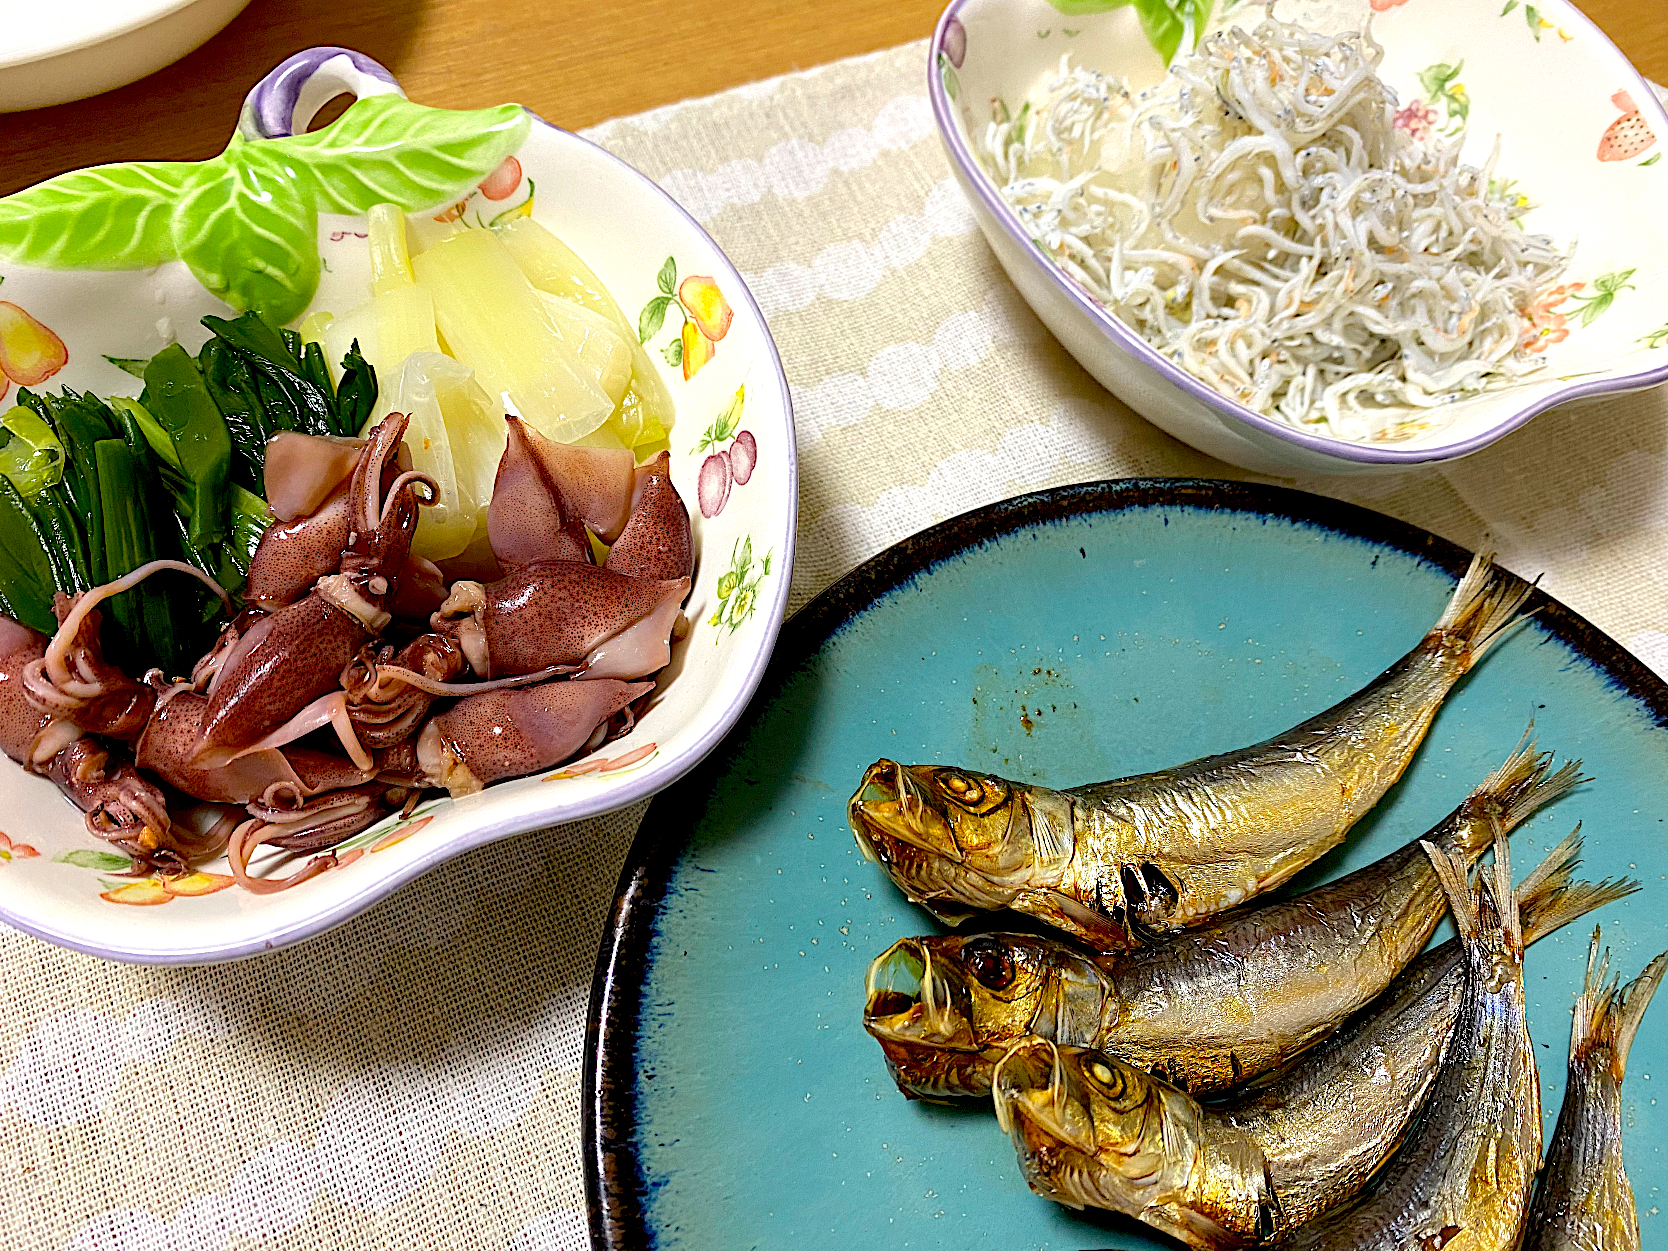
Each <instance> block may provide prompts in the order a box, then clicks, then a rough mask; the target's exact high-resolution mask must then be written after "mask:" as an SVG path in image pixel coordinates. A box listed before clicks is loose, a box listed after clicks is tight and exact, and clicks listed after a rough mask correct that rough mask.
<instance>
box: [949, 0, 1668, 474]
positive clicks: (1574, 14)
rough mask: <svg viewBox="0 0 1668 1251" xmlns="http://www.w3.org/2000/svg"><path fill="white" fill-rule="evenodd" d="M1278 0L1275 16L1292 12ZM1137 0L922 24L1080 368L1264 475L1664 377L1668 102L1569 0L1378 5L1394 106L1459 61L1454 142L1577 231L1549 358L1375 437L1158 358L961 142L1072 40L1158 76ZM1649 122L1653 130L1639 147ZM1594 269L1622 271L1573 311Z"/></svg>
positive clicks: (1001, 246)
mask: <svg viewBox="0 0 1668 1251" xmlns="http://www.w3.org/2000/svg"><path fill="white" fill-rule="evenodd" d="M1289 5H1290V0H1287V4H1285V5H1282V7H1281V8H1280V9H1278V10H1277V13H1278V15H1279V16H1282V17H1286V18H1293V17H1301V10H1297V9H1293V8H1291V7H1289ZM1138 7H1139V6H1130V5H1126V6H1124V7H1118V8H1110V9H1109V7H1108V6H1107V5H1105V4H1103V3H1101V2H1100V0H952V2H951V4H950V6H949V7H948V8H947V9H945V10H944V14H943V16H942V17H941V18H940V19H939V23H938V28H937V30H936V32H935V33H934V36H933V41H932V47H931V59H930V62H929V73H928V79H929V90H930V92H931V95H932V102H933V111H934V115H935V117H936V118H937V121H938V127H939V132H940V135H941V137H942V138H943V140H944V145H945V147H946V148H947V149H948V150H949V154H950V158H951V163H952V165H953V167H954V169H955V172H956V176H957V178H958V179H959V180H960V182H961V184H962V187H963V189H964V190H965V191H966V192H967V195H968V198H969V199H970V200H971V201H972V204H973V209H974V213H975V215H976V216H977V218H978V222H979V225H980V227H981V228H982V229H983V231H984V234H985V237H986V238H987V239H988V240H989V241H990V246H991V248H992V249H993V250H994V251H995V253H996V256H997V259H998V260H999V261H1000V262H1001V264H1002V267H1003V269H1005V270H1006V271H1007V273H1008V276H1009V278H1011V279H1012V280H1013V282H1014V285H1015V286H1016V287H1018V288H1019V291H1020V294H1021V295H1023V296H1024V298H1025V299H1026V301H1027V302H1028V303H1029V304H1030V305H1031V307H1032V308H1033V309H1034V310H1035V311H1036V313H1037V315H1038V316H1039V317H1041V318H1042V320H1043V322H1044V323H1045V324H1046V325H1047V326H1048V328H1049V329H1050V330H1052V331H1053V332H1054V334H1055V335H1056V336H1057V337H1058V338H1059V340H1060V341H1061V343H1063V344H1064V345H1065V347H1066V348H1067V350H1068V351H1070V352H1071V354H1072V355H1073V356H1075V357H1076V358H1077V359H1078V361H1079V362H1081V363H1082V365H1083V366H1084V368H1086V369H1087V370H1088V371H1089V372H1090V373H1092V374H1093V375H1094V376H1095V377H1096V378H1097V379H1099V380H1100V382H1101V383H1102V385H1104V386H1105V387H1106V388H1107V389H1108V390H1110V391H1112V392H1113V393H1114V394H1115V395H1117V396H1118V397H1119V398H1120V399H1122V400H1123V401H1124V402H1125V403H1127V404H1128V405H1129V406H1130V407H1131V408H1133V409H1134V410H1135V411H1136V412H1138V413H1140V414H1141V415H1142V416H1143V417H1145V418H1147V420H1149V421H1151V422H1152V423H1153V424H1155V425H1157V426H1159V427H1160V428H1162V429H1164V430H1166V431H1168V432H1169V433H1170V434H1172V435H1174V436H1175V437H1176V438H1178V439H1181V440H1183V441H1184V442H1187V443H1191V444H1192V445H1193V446H1194V447H1196V448H1199V449H1200V450H1201V451H1205V452H1208V453H1210V454H1211V455H1213V456H1217V457H1220V458H1221V459H1223V460H1226V461H1230V462H1232V463H1234V464H1237V465H1243V466H1245V467H1246V468H1248V469H1254V470H1259V471H1262V472H1266V473H1275V474H1293V473H1315V472H1319V473H1361V472H1371V471H1386V470H1389V471H1394V470H1400V469H1406V468H1410V467H1413V466H1417V465H1425V464H1432V463H1435V462H1439V461H1446V460H1453V459H1456V458H1457V457H1461V456H1465V455H1468V454H1470V453H1472V452H1475V451H1477V450H1478V449H1480V448H1483V447H1486V446H1488V444H1490V443H1492V442H1494V441H1495V440H1496V439H1499V438H1500V437H1502V436H1503V435H1505V434H1507V433H1509V432H1511V431H1512V430H1515V429H1517V428H1518V427H1519V426H1521V425H1523V424H1524V423H1525V422H1527V421H1528V420H1529V419H1530V418H1532V417H1534V416H1535V415H1536V414H1538V413H1541V412H1544V411H1546V410H1547V409H1549V408H1551V407H1552V406H1553V405H1555V404H1562V403H1564V402H1566V401H1568V400H1574V399H1580V398H1582V397H1590V396H1597V395H1604V394H1609V393H1614V392H1621V391H1630V390H1638V389H1641V388H1644V387H1648V386H1653V385H1655V384H1657V383H1660V382H1663V381H1668V230H1664V229H1663V221H1664V220H1665V217H1668V159H1658V158H1660V157H1662V154H1663V152H1664V150H1665V149H1668V114H1665V113H1664V111H1663V105H1662V103H1661V102H1660V101H1659V100H1658V99H1657V97H1656V95H1655V94H1654V93H1653V92H1652V91H1651V89H1650V87H1649V86H1648V85H1647V84H1646V82H1645V80H1644V79H1642V78H1641V77H1640V76H1639V74H1638V72H1637V71H1636V70H1635V69H1634V68H1633V67H1632V66H1631V65H1629V64H1628V62H1627V59H1626V58H1625V57H1624V56H1622V54H1621V53H1620V52H1619V51H1618V50H1617V49H1616V47H1615V45H1614V44H1612V43H1611V42H1610V41H1609V40H1608V39H1606V38H1605V36H1604V34H1603V32H1601V31H1600V30H1599V29H1598V27H1596V26H1594V25H1593V23H1592V22H1591V21H1589V20H1588V19H1587V18H1586V17H1585V16H1583V15H1582V14H1581V12H1580V11H1579V10H1577V9H1576V8H1575V6H1574V5H1572V4H1569V3H1567V0H1537V3H1536V4H1535V5H1533V6H1529V7H1527V8H1526V7H1525V6H1523V5H1521V4H1518V3H1516V2H1515V0H1513V2H1512V3H1508V4H1506V5H1505V6H1504V7H1505V9H1506V12H1504V13H1502V11H1501V9H1502V5H1501V0H1373V3H1372V8H1373V9H1377V10H1380V11H1379V12H1377V13H1375V14H1373V18H1374V25H1373V34H1374V36H1375V37H1376V38H1377V39H1378V40H1379V42H1381V43H1382V44H1383V45H1384V48H1385V60H1384V65H1383V67H1382V70H1381V72H1382V73H1383V75H1384V76H1385V78H1386V80H1387V81H1388V82H1389V83H1390V84H1391V85H1392V86H1393V87H1394V88H1395V89H1396V91H1397V94H1398V96H1399V97H1400V99H1401V100H1402V101H1403V102H1404V104H1407V103H1410V102H1412V101H1414V100H1416V99H1423V97H1426V96H1429V95H1430V94H1431V93H1430V92H1429V91H1428V90H1427V89H1426V88H1425V87H1424V86H1423V85H1422V84H1421V80H1420V72H1421V71H1422V70H1425V69H1426V68H1427V67H1430V66H1433V65H1449V66H1452V65H1456V64H1460V63H1462V62H1463V69H1462V71H1461V74H1460V75H1459V76H1458V77H1457V78H1456V79H1454V80H1452V82H1451V83H1450V86H1449V90H1450V91H1451V90H1452V89H1453V87H1454V86H1456V85H1457V86H1460V87H1462V88H1463V92H1464V99H1465V100H1466V101H1467V102H1468V104H1469V108H1470V124H1469V127H1468V129H1467V132H1466V133H1467V140H1466V147H1465V151H1464V155H1465V158H1466V159H1467V160H1469V161H1471V162H1472V163H1474V164H1479V165H1480V164H1482V163H1483V162H1484V160H1486V158H1487V155H1488V149H1489V146H1490V145H1491V144H1492V143H1493V141H1494V137H1495V136H1496V135H1497V134H1498V135H1499V136H1500V139H1501V144H1502V155H1501V160H1500V165H1499V170H1500V172H1501V174H1502V175H1504V176H1506V177H1510V178H1514V179H1516V180H1517V183H1518V186H1519V189H1520V190H1521V191H1522V192H1523V193H1524V194H1525V195H1527V196H1528V197H1529V199H1530V200H1531V201H1532V202H1534V203H1536V204H1538V205H1539V206H1540V207H1538V208H1536V209H1535V210H1534V211H1533V212H1531V213H1530V214H1529V215H1528V218H1527V222H1528V226H1529V228H1530V229H1532V230H1536V231H1542V232H1546V233H1548V234H1551V235H1552V236H1553V237H1554V238H1555V239H1557V240H1559V241H1561V242H1564V241H1571V240H1576V239H1579V247H1578V248H1577V250H1576V253H1575V257H1574V261H1573V263H1572V265H1571V267H1570V269H1569V271H1568V273H1567V275H1566V277H1565V278H1564V279H1563V281H1564V282H1565V283H1567V284H1576V283H1580V284H1583V285H1582V286H1581V287H1580V288H1578V289H1576V290H1573V291H1566V292H1563V293H1561V294H1562V295H1563V296H1564V297H1565V298H1564V299H1563V301H1562V302H1561V303H1560V304H1559V305H1558V306H1557V307H1556V308H1555V309H1552V310H1550V311H1549V314H1548V316H1549V318H1550V319H1554V324H1555V325H1556V327H1557V330H1558V331H1567V337H1563V338H1561V339H1560V341H1558V342H1554V343H1552V344H1551V345H1550V346H1548V347H1547V348H1546V361H1547V364H1546V368H1545V369H1544V370H1543V371H1541V372H1539V373H1537V374H1536V375H1534V377H1533V379H1532V380H1530V381H1526V382H1524V383H1522V384H1520V385H1518V386H1515V387H1513V388H1511V389H1509V390H1504V391H1500V392H1495V393H1491V394H1487V395H1483V396H1479V397H1477V398H1474V399H1468V400H1465V401H1462V402H1460V403H1457V404H1455V405H1454V406H1453V407H1452V409H1451V410H1450V411H1449V413H1448V415H1449V417H1450V418H1451V419H1450V420H1449V421H1448V422H1447V423H1446V424H1445V425H1443V426H1442V428H1441V429H1439V430H1435V431H1431V432H1429V433H1425V434H1422V435H1419V436H1418V437H1415V438H1411V439H1408V440H1407V441H1405V442H1398V443H1381V444H1367V443H1350V442H1345V441H1343V440H1340V439H1334V438H1331V437H1328V436H1325V435H1319V434H1313V433H1309V432H1307V431H1300V430H1297V429H1295V428H1293V427H1291V426H1288V425H1286V424H1285V423H1283V422H1280V421H1276V420H1274V419H1272V418H1268V417H1264V416H1262V415H1261V414H1258V413H1255V412H1253V411H1251V410H1250V409H1248V408H1246V407H1244V406H1243V405H1241V404H1237V403H1235V402H1234V401H1232V400H1230V399H1227V398H1226V397H1224V396H1222V395H1220V394H1218V393H1217V392H1216V391H1215V390H1213V389H1212V388H1211V387H1209V386H1208V385H1206V384H1205V383H1203V382H1201V381H1199V380H1198V379H1196V378H1194V377H1193V376H1192V375H1190V374H1188V373H1186V372H1184V371H1183V370H1182V369H1180V368H1179V367H1177V366H1176V365H1173V364H1172V363H1170V362H1169V361H1168V360H1166V359H1164V358H1163V357H1161V356H1160V355H1159V353H1158V352H1157V351H1155V350H1154V349H1153V348H1152V347H1151V346H1149V345H1148V344H1147V343H1146V341H1145V340H1143V339H1142V338H1141V337H1140V336H1139V335H1138V334H1136V333H1135V332H1134V331H1133V330H1131V329H1130V328H1129V327H1128V326H1126V325H1125V324H1124V323H1123V322H1121V321H1119V320H1118V319H1117V318H1116V317H1114V316H1113V315H1112V314H1111V313H1110V312H1108V311H1107V310H1106V309H1105V308H1103V307H1101V306H1100V305H1099V304H1097V303H1096V302H1095V301H1094V300H1093V299H1091V298H1090V297H1089V295H1088V294H1087V293H1086V292H1085V291H1083V290H1082V289H1081V288H1080V287H1079V286H1077V284H1076V283H1074V282H1072V281H1071V280H1070V279H1069V278H1067V277H1066V276H1065V274H1064V273H1063V272H1062V271H1061V270H1060V269H1058V268H1057V267H1056V266H1054V265H1053V264H1051V263H1050V262H1049V261H1048V260H1047V259H1046V258H1045V257H1044V256H1043V255H1042V254H1041V252H1040V251H1039V250H1038V249H1037V248H1036V247H1035V246H1033V244H1032V243H1031V241H1030V239H1029V237H1028V236H1027V233H1026V231H1025V229H1024V227H1023V226H1022V224H1021V223H1020V220H1019V218H1018V217H1017V216H1016V215H1015V214H1014V213H1013V211H1012V210H1011V209H1010V208H1009V207H1008V206H1007V205H1006V204H1005V203H1004V202H1003V200H1002V199H1001V197H1000V195H999V194H998V192H997V189H996V186H995V184H994V183H993V182H992V180H991V179H990V177H989V176H988V175H987V174H986V173H985V171H984V169H983V167H982V166H981V165H980V164H979V162H978V160H977V158H976V157H975V155H974V150H973V146H972V143H971V142H970V139H971V137H972V136H973V135H975V134H978V133H981V132H982V131H983V129H984V127H985V126H986V124H987V123H988V122H989V120H990V111H991V107H992V102H993V101H995V100H1002V101H1005V102H1007V103H1009V104H1010V105H1011V106H1013V107H1015V108H1017V107H1018V105H1019V103H1020V102H1021V101H1022V100H1024V99H1025V98H1026V97H1027V96H1029V95H1030V94H1031V93H1032V92H1033V91H1035V90H1036V89H1037V88H1038V87H1039V86H1040V85H1041V84H1042V83H1043V82H1044V81H1046V79H1047V78H1048V77H1050V76H1051V75H1052V74H1053V73H1054V72H1055V70H1056V69H1057V67H1058V66H1059V63H1060V58H1061V55H1062V54H1064V53H1070V54H1071V56H1072V58H1073V60H1074V62H1075V63H1077V64H1082V65H1087V66H1092V67H1094V68H1097V69H1101V70H1105V71H1107V72H1109V73H1113V74H1118V75H1121V76H1123V77H1124V78H1126V79H1127V80H1128V81H1129V83H1130V85H1131V87H1132V88H1135V89H1137V90H1139V89H1140V88H1142V87H1146V86H1148V85H1150V84H1152V83H1154V82H1157V81H1158V80H1159V78H1160V77H1161V76H1162V75H1163V73H1164V64H1163V60H1162V58H1161V57H1160V55H1159V54H1158V53H1157V52H1155V51H1154V50H1153V48H1152V46H1151V45H1150V44H1149V43H1148V42H1147V40H1146V38H1145V37H1144V36H1143V34H1142V27H1141V23H1140V20H1139V18H1138V16H1137V10H1138ZM1148 7H1151V6H1148ZM1330 9H1331V15H1332V16H1333V18H1334V20H1335V19H1336V16H1337V15H1338V14H1339V13H1342V14H1343V20H1344V21H1345V22H1347V23H1349V24H1350V25H1359V21H1360V19H1362V18H1364V17H1366V16H1367V15H1368V12H1369V9H1368V5H1367V3H1366V0H1358V2H1357V3H1356V4H1355V5H1354V6H1353V7H1352V6H1348V5H1340V4H1337V3H1333V4H1332V5H1331V6H1330ZM1096 10H1099V11H1096ZM1261 16H1262V10H1261V7H1260V6H1258V5H1255V4H1251V3H1244V4H1242V5H1240V6H1238V7H1237V8H1235V9H1234V10H1232V12H1231V15H1230V19H1229V20H1233V21H1237V22H1239V23H1241V24H1243V25H1246V26H1251V25H1254V24H1255V23H1256V21H1257V20H1259V18H1260V17H1261ZM1307 20H1309V21H1310V22H1311V24H1318V23H1319V19H1318V18H1313V17H1312V18H1309V19H1307ZM1347 28H1348V27H1347V26H1342V27H1338V26H1335V27H1333V29H1347ZM1423 103H1424V104H1425V105H1426V106H1427V107H1429V108H1430V109H1431V110H1432V112H1431V116H1432V117H1433V118H1434V119H1435V120H1436V123H1437V125H1438V126H1442V125H1445V124H1446V122H1447V117H1446V113H1447V101H1445V100H1443V99H1441V98H1440V97H1438V98H1435V99H1423ZM1623 131H1625V132H1626V133H1625V134H1624V133H1621V132H1623ZM1645 139H1649V140H1650V141H1651V142H1650V145H1649V146H1648V147H1638V146H1637V145H1638V144H1639V143H1641V142H1643V141H1644V140H1645ZM1630 149H1631V153H1630V154H1629V155H1626V156H1622V155H1621V153H1623V152H1628V151H1629V150H1630ZM1616 275H1626V277H1625V279H1621V280H1617V279H1615V278H1614V276H1616ZM1605 279H1611V280H1612V281H1620V282H1621V283H1622V285H1623V287H1624V288H1625V289H1621V290H1618V291H1616V292H1615V293H1614V294H1613V297H1612V298H1611V299H1609V300H1606V301H1604V303H1605V304H1606V307H1605V308H1604V309H1603V310H1602V314H1601V315H1596V316H1592V317H1591V318H1589V319H1587V323H1586V324H1583V316H1582V314H1583V313H1584V312H1587V311H1590V310H1591V308H1592V306H1593V302H1594V298H1595V297H1597V296H1599V295H1601V294H1602V290H1603V281H1602V280H1605Z"/></svg>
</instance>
